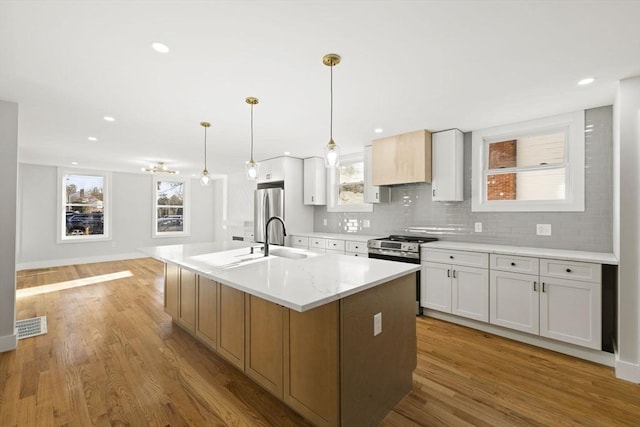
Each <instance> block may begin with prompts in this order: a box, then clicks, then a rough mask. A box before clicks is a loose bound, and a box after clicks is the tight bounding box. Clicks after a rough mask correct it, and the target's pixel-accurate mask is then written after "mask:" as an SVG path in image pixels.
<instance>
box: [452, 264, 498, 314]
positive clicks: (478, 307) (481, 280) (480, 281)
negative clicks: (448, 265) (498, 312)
mask: <svg viewBox="0 0 640 427" xmlns="http://www.w3.org/2000/svg"><path fill="white" fill-rule="evenodd" d="M451 276H452V277H451V278H452V279H453V280H452V282H451V313H452V314H456V315H458V316H463V317H468V318H470V319H475V320H480V321H482V322H488V321H489V270H487V269H484V268H473V267H462V266H455V265H454V266H453V270H452V272H451Z"/></svg>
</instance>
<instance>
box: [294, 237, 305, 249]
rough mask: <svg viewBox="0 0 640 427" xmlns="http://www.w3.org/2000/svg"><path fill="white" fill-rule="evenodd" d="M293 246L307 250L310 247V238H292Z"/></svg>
mask: <svg viewBox="0 0 640 427" xmlns="http://www.w3.org/2000/svg"><path fill="white" fill-rule="evenodd" d="M291 246H295V247H296V248H305V249H307V248H308V247H309V238H308V237H305V236H292V237H291Z"/></svg>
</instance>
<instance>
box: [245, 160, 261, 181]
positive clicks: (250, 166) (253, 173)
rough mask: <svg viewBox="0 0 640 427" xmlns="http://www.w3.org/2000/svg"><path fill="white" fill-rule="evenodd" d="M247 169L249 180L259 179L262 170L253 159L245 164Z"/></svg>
mask: <svg viewBox="0 0 640 427" xmlns="http://www.w3.org/2000/svg"><path fill="white" fill-rule="evenodd" d="M245 169H246V172H247V179H252V180H255V179H258V171H259V169H260V163H258V162H256V161H255V160H253V159H251V160H249V161H248V162H245Z"/></svg>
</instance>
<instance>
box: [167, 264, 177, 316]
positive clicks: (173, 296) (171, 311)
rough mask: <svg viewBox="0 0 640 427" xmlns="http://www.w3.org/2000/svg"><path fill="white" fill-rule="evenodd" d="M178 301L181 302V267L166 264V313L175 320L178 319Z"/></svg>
mask: <svg viewBox="0 0 640 427" xmlns="http://www.w3.org/2000/svg"><path fill="white" fill-rule="evenodd" d="M178 301H180V267H178V266H177V265H175V264H166V263H165V265H164V312H165V313H167V314H168V315H169V316H171V317H172V318H173V319H174V320H177V319H178Z"/></svg>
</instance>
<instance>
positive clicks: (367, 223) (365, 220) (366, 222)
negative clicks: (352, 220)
mask: <svg viewBox="0 0 640 427" xmlns="http://www.w3.org/2000/svg"><path fill="white" fill-rule="evenodd" d="M362 226H363V227H364V228H369V227H371V221H369V220H368V219H363V220H362Z"/></svg>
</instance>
